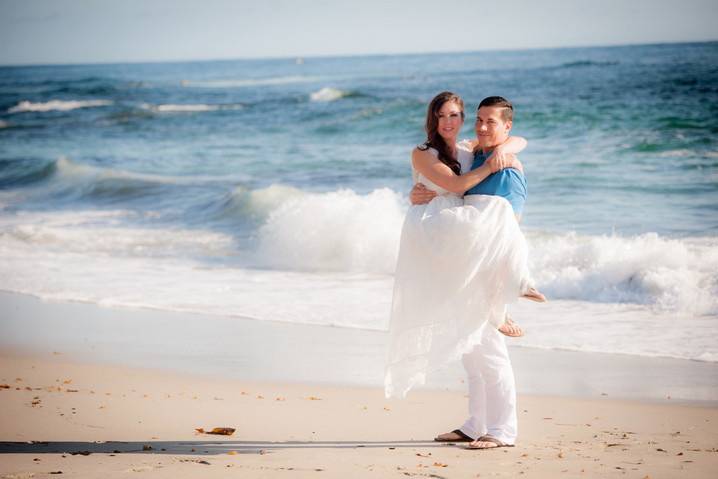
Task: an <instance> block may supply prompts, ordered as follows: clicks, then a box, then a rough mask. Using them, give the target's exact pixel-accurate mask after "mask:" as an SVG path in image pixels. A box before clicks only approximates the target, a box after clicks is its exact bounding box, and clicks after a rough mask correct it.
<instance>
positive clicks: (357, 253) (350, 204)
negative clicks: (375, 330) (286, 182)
mask: <svg viewBox="0 0 718 479" xmlns="http://www.w3.org/2000/svg"><path fill="white" fill-rule="evenodd" d="M404 209H405V205H404V202H403V201H402V197H401V196H400V195H399V194H398V193H396V192H394V191H392V190H390V189H387V188H382V189H378V190H375V191H373V192H371V193H369V194H367V195H359V194H357V193H355V192H354V191H351V190H339V191H334V192H330V193H323V194H306V195H303V196H298V197H294V198H291V199H289V200H288V201H286V202H283V203H282V204H281V205H280V206H279V207H278V208H277V209H276V210H274V211H272V212H271V213H270V215H269V217H268V219H267V221H266V223H265V224H264V225H263V226H262V227H261V228H260V230H259V233H258V236H259V241H260V246H259V253H260V255H261V257H262V259H263V260H264V262H266V263H267V264H269V265H271V266H273V267H277V268H283V269H284V268H286V269H293V270H300V271H346V272H364V273H384V274H389V273H392V272H393V270H394V266H395V263H396V256H397V251H398V246H399V235H400V233H401V224H402V220H403V216H404Z"/></svg>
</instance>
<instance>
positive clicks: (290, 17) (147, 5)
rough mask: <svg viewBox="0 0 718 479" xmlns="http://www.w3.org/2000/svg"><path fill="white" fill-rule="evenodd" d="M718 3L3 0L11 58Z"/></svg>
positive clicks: (559, 33)
mask: <svg viewBox="0 0 718 479" xmlns="http://www.w3.org/2000/svg"><path fill="white" fill-rule="evenodd" d="M716 25H718V0H681V1H677V0H563V1H562V0H533V1H532V0H504V1H484V0H446V1H438V0H434V1H428V0H416V1H396V0H384V1H380V0H363V1H359V0H358V1H349V0H336V1H328V0H327V1H322V0H317V1H311V0H257V1H253V2H249V1H245V0H235V1H230V0H201V1H200V0H114V1H110V0H0V64H6V65H7V64H32V63H91V62H124V61H154V60H193V59H220V58H257V57H293V56H317V55H356V54H376V53H410V52H416V53H428V52H438V51H473V50H497V49H499V50H503V49H524V48H544V47H568V46H589V45H623V44H635V43H663V42H685V41H705V40H716V39H718V27H716Z"/></svg>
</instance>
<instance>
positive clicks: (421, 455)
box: [416, 452, 431, 457]
mask: <svg viewBox="0 0 718 479" xmlns="http://www.w3.org/2000/svg"><path fill="white" fill-rule="evenodd" d="M416 455H417V456H419V457H429V456H431V453H430V452H428V453H426V454H422V453H420V452H417V453H416Z"/></svg>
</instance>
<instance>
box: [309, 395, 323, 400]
mask: <svg viewBox="0 0 718 479" xmlns="http://www.w3.org/2000/svg"><path fill="white" fill-rule="evenodd" d="M307 400H309V401H321V400H322V398H318V397H316V396H307Z"/></svg>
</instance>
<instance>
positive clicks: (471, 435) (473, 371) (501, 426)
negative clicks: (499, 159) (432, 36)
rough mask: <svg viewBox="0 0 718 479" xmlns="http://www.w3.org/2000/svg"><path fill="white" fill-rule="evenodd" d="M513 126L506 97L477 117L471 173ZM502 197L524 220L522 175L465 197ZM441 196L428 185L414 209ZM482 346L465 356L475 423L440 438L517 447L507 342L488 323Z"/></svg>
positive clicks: (508, 173) (487, 183) (415, 195)
mask: <svg viewBox="0 0 718 479" xmlns="http://www.w3.org/2000/svg"><path fill="white" fill-rule="evenodd" d="M512 124H513V106H512V105H511V103H510V102H509V101H508V100H506V99H505V98H502V97H497V96H492V97H488V98H485V99H484V100H482V101H481V103H480V104H479V108H478V111H477V113H476V127H475V129H476V136H477V149H476V150H475V151H476V153H475V156H474V163H473V165H472V167H471V169H474V168H478V167H479V166H480V165H481V164H482V163H483V162H484V161H485V160H486V158H487V157H488V155H490V154H491V152H492V151H493V150H494V149H495V148H496V147H497V146H498V145H500V144H502V143H503V142H505V141H506V140H507V139H508V137H509V133H510V131H511V127H512ZM472 194H483V195H497V196H503V197H504V198H506V199H507V200H508V201H509V203H511V205H512V206H513V207H514V212H515V213H516V215H517V219H518V218H520V214H521V207H522V206H523V200H525V198H526V183H525V179H523V175H522V174H517V172H516V171H515V170H511V169H504V170H501V171H499V172H497V173H494V174H492V175H491V176H489V177H488V178H486V179H485V180H484V181H483V182H481V183H480V184H479V185H477V186H476V187H474V188H472V189H471V190H469V191H468V192H467V193H466V195H465V197H464V198H465V202H467V203H470V201H471V195H472ZM435 195H436V193H434V192H433V191H431V190H428V189H426V188H425V187H424V185H420V184H418V185H416V186H414V188H413V189H412V191H411V195H410V199H411V202H412V204H424V203H428V202H429V201H431V199H432V198H433V197H434V196H435ZM482 328H483V331H482V334H481V341H480V343H479V344H477V345H476V346H475V347H474V349H473V350H472V351H471V352H470V353H468V354H465V355H464V356H463V357H462V362H463V364H464V369H465V370H466V374H467V376H468V383H469V418H468V419H467V420H466V421H465V422H464V424H463V425H462V426H461V427H460V428H459V429H455V430H453V431H451V432H447V433H444V434H440V435H439V436H437V437H436V438H435V439H434V440H435V441H440V442H471V444H470V445H469V447H470V448H472V449H489V448H495V447H509V446H513V444H514V441H515V440H516V434H517V416H516V383H515V381H514V372H513V368H512V366H511V361H510V359H509V354H508V350H507V348H506V343H505V342H504V338H503V336H502V334H501V333H499V331H498V330H497V329H496V328H495V327H493V326H492V325H490V324H488V323H485V324H484V325H483V326H482Z"/></svg>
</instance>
